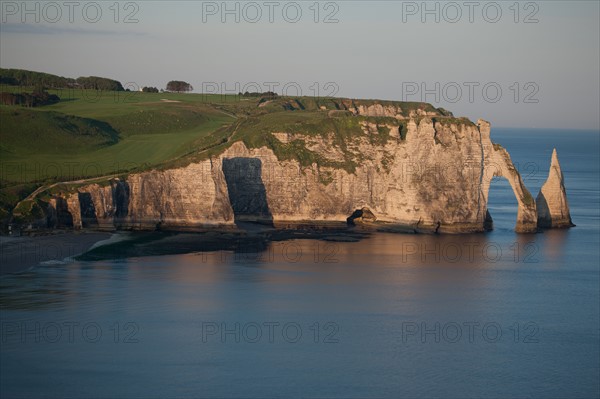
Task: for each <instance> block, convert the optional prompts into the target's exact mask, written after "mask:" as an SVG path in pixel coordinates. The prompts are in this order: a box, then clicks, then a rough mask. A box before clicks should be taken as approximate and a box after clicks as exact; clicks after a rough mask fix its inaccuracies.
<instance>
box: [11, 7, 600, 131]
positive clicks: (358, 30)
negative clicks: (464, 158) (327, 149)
mask: <svg viewBox="0 0 600 399" xmlns="http://www.w3.org/2000/svg"><path fill="white" fill-rule="evenodd" d="M28 3H29V5H30V7H31V8H32V9H33V7H35V5H34V4H35V3H36V2H28ZM38 3H39V4H40V5H39V7H40V8H39V10H40V21H39V22H36V21H35V20H34V17H35V15H33V14H31V15H26V16H25V17H26V18H27V20H26V23H21V11H22V10H20V9H19V10H17V11H16V13H15V10H14V8H11V7H13V6H14V5H15V4H16V5H17V6H18V7H21V2H20V1H19V2H7V1H3V2H2V12H3V13H2V24H1V25H0V26H1V38H0V65H1V66H2V67H5V68H25V69H31V70H37V71H45V72H50V73H55V74H58V75H63V76H69V77H78V76H82V75H99V76H106V77H111V78H114V79H117V80H120V81H121V82H122V83H124V84H125V83H126V82H135V83H136V84H138V85H140V86H149V85H151V86H158V87H164V86H165V84H166V82H167V81H168V80H172V79H178V80H186V81H188V82H190V83H192V85H193V86H194V87H195V88H196V90H197V91H199V90H201V88H202V86H203V83H205V84H206V83H207V82H216V83H218V84H221V83H224V84H226V85H227V87H229V88H231V89H235V84H236V82H239V85H240V87H242V86H244V85H245V84H248V83H250V82H257V83H259V84H261V85H262V86H263V87H266V85H265V83H266V82H277V83H279V86H278V89H276V91H281V88H282V86H283V85H286V84H291V83H292V82H297V84H298V86H299V87H301V89H302V91H303V94H305V95H312V94H314V88H315V86H313V82H318V86H319V87H320V88H321V91H320V93H321V94H324V93H327V92H328V90H325V89H326V88H325V87H324V86H325V84H326V83H327V82H334V83H335V86H336V87H338V88H339V90H338V91H337V94H336V95H337V96H344V97H352V98H379V99H390V100H392V99H394V100H402V99H405V100H413V101H420V100H421V99H422V98H423V97H422V90H421V89H422V88H423V87H422V85H423V84H424V85H426V87H427V88H429V89H432V91H433V92H432V93H431V94H429V95H427V96H426V97H425V98H423V99H424V100H426V101H427V102H431V103H433V104H434V105H436V106H442V107H445V108H447V109H449V110H451V111H453V112H454V113H455V115H461V116H468V117H470V118H471V119H474V120H476V119H477V118H485V119H487V120H489V121H491V122H492V124H493V125H494V126H498V127H500V126H502V127H545V128H563V127H572V128H581V129H598V128H600V118H599V109H600V99H599V97H600V28H599V20H600V7H599V2H598V1H537V2H520V3H519V4H518V6H519V7H518V8H519V15H518V22H517V23H515V21H514V18H515V7H514V3H515V1H504V2H503V1H499V2H495V3H494V2H487V1H482V2H477V3H478V5H477V6H476V7H475V9H474V14H473V22H470V21H469V15H468V12H469V8H468V7H467V6H465V5H464V4H465V2H464V1H458V2H455V3H454V4H456V5H458V9H459V10H460V11H461V12H462V17H461V18H460V19H458V20H457V22H455V23H451V22H450V20H451V19H453V18H456V15H457V14H456V8H452V7H450V6H447V5H446V4H447V2H438V3H436V2H428V3H427V7H429V8H434V7H435V6H436V4H439V5H438V7H439V10H440V11H439V15H440V22H439V23H436V22H435V21H434V18H435V15H434V14H428V15H426V18H427V19H426V21H425V22H422V21H421V14H420V11H421V7H422V4H423V3H422V2H420V1H419V2H393V1H381V2H371V1H336V2H329V3H334V5H328V4H327V3H328V2H320V3H319V8H320V14H319V20H320V22H319V23H315V22H314V20H313V18H314V11H313V10H314V6H313V4H314V1H299V2H297V3H298V4H299V5H300V9H301V10H302V17H301V18H300V20H299V22H297V23H290V22H287V21H286V20H285V19H284V17H283V11H282V9H283V7H284V6H287V7H288V14H287V17H288V18H293V17H294V16H295V13H294V12H293V11H294V8H293V6H291V5H289V4H290V3H291V2H287V1H279V2H278V3H279V6H278V7H276V8H275V13H274V20H275V21H274V22H273V23H270V22H269V21H268V15H267V14H268V6H265V5H264V1H257V2H256V4H258V5H259V6H260V9H261V11H262V12H263V15H262V19H260V20H259V21H258V22H256V23H250V22H248V21H246V20H245V19H244V14H243V12H242V9H243V7H244V5H245V4H246V2H240V5H239V7H240V23H236V22H235V21H234V15H229V16H227V18H228V19H227V21H226V22H225V23H222V22H221V15H220V13H219V11H220V10H219V11H217V13H216V15H206V18H205V19H206V20H205V21H203V7H204V9H210V7H212V5H216V6H217V7H219V8H220V7H221V2H192V1H187V2H166V1H138V2H135V4H137V8H138V10H137V12H136V13H135V16H134V18H135V19H137V20H138V21H139V22H137V23H128V24H126V23H123V19H124V18H125V16H126V15H127V14H128V13H130V12H132V11H135V8H133V7H132V6H129V8H128V9H124V7H125V5H126V2H121V3H120V13H119V22H118V23H115V22H114V11H113V10H112V9H110V8H109V7H111V5H112V4H114V1H104V2H102V1H101V2H98V3H99V4H100V6H101V9H102V16H101V17H100V18H99V21H98V22H97V23H90V22H87V21H86V20H85V19H84V18H83V16H82V9H81V8H83V6H84V5H86V4H89V3H91V2H87V1H80V2H79V3H80V4H81V7H80V8H76V9H75V12H74V22H73V23H71V22H69V19H68V10H67V9H66V8H64V7H62V13H63V15H62V17H61V18H60V19H59V20H58V22H56V23H49V21H48V20H49V19H53V18H55V13H54V10H53V9H52V8H51V7H49V8H47V9H46V13H47V14H46V15H44V14H43V13H44V11H43V7H44V6H45V4H47V3H48V2H38ZM57 3H58V4H59V5H60V4H62V3H63V2H62V1H59V2H57ZM490 3H494V4H490ZM496 4H497V5H499V9H500V10H501V11H502V16H501V17H499V21H498V22H496V23H492V22H490V21H491V20H492V19H493V18H495V10H496ZM415 6H416V7H417V8H419V9H418V10H416V14H414V15H413V13H410V12H411V11H413V12H414V11H415V9H414V7H415ZM228 7H230V8H233V7H234V3H232V2H230V3H229V4H228ZM310 7H313V8H310ZM444 7H445V8H444ZM484 7H486V10H487V12H488V13H487V14H485V15H484V14H483V8H484ZM336 9H337V12H336V13H335V16H334V18H336V19H337V20H339V22H338V23H323V18H324V17H325V15H327V14H329V13H331V12H333V11H336ZM88 11H89V15H88V17H90V18H93V17H95V14H94V13H93V12H92V11H94V10H93V8H89V9H88ZM246 11H247V14H246V17H247V18H246V19H250V18H253V17H254V16H255V13H254V10H253V9H252V8H246ZM444 11H445V12H446V13H445V14H444ZM13 13H14V14H13ZM527 15H532V17H531V18H532V19H537V20H538V22H537V23H524V19H525V17H526V16H527ZM444 17H446V18H444ZM486 18H487V20H486ZM436 82H439V90H436ZM452 82H454V83H452ZM515 82H516V83H517V85H516V86H515V85H514V83H515ZM415 84H416V85H417V86H415ZM469 85H472V86H473V87H474V89H473V90H474V91H473V93H472V94H473V97H472V102H471V101H470V99H469ZM484 85H487V86H486V88H487V90H488V92H487V93H484V92H483V87H484ZM457 86H458V87H460V88H461V91H462V96H461V97H457V92H456V87H457ZM415 87H418V88H419V89H418V92H417V93H415V94H413V95H409V94H410V93H408V92H407V90H408V89H409V88H413V89H414V88H415ZM444 87H446V91H445V92H444V90H443V88H444ZM517 87H519V91H518V94H517V92H516V90H517ZM497 88H500V89H501V90H502V96H501V97H499V99H498V101H497V102H492V101H493V100H494V97H496V89H497ZM436 91H437V94H439V100H440V101H439V102H438V101H436V98H435V93H434V92H436ZM290 93H291V92H290ZM486 94H487V97H485V95H486ZM515 95H518V97H517V102H515V98H514V97H515ZM527 99H528V100H533V101H535V100H537V103H536V102H533V103H532V102H526V100H527ZM446 100H450V101H454V102H449V101H446Z"/></svg>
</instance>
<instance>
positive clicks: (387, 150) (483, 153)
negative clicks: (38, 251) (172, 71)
mask: <svg viewBox="0 0 600 399" xmlns="http://www.w3.org/2000/svg"><path fill="white" fill-rule="evenodd" d="M364 112H367V113H375V114H377V115H391V114H394V113H396V112H398V110H393V109H389V108H385V107H381V108H378V107H376V108H373V109H371V110H370V111H369V110H366V111H364ZM383 126H386V125H382V127H383ZM386 127H387V128H388V129H389V138H388V139H387V140H385V141H377V140H373V139H375V138H378V137H379V136H377V137H375V136H373V135H378V134H380V133H378V129H377V126H371V124H364V125H363V132H364V134H363V135H359V136H357V137H356V138H355V139H353V141H351V142H349V143H347V145H346V148H344V149H343V151H352V152H354V153H355V154H360V157H361V161H360V163H358V164H357V166H356V168H355V170H353V171H348V170H346V169H344V168H334V167H325V166H319V165H317V164H316V163H313V164H312V165H309V166H302V165H301V164H300V163H299V162H298V161H296V160H279V159H278V158H277V156H276V155H275V153H274V152H273V151H272V150H271V149H269V148H267V147H261V148H247V147H246V146H245V145H244V144H243V143H242V142H235V143H233V144H232V145H231V146H230V147H229V148H228V149H226V150H225V151H224V152H223V153H221V154H220V155H218V156H216V157H213V158H211V159H208V160H205V161H201V162H197V163H193V164H190V165H188V166H185V167H181V168H176V169H169V170H163V171H159V170H153V171H148V172H143V173H136V174H132V175H129V176H128V177H127V178H126V179H125V180H113V181H112V182H111V184H110V185H108V186H107V185H105V186H99V185H97V184H92V185H89V186H85V187H81V188H79V189H78V193H77V194H74V195H71V196H70V197H68V198H67V199H66V200H67V204H68V205H69V206H68V208H69V210H70V211H71V212H72V213H73V217H72V219H73V224H74V225H76V224H78V225H81V224H83V225H84V227H85V223H86V221H87V222H88V223H90V222H89V220H90V217H89V216H90V215H89V212H90V209H93V214H94V216H95V219H96V222H97V224H98V225H99V226H101V227H109V226H110V227H112V228H134V229H154V228H157V227H160V228H197V227H205V226H210V227H215V226H233V225H234V224H235V223H236V222H237V221H244V220H252V221H261V222H265V223H272V224H274V225H278V224H279V223H281V224H289V223H307V222H308V223H311V222H340V223H345V222H346V221H347V220H348V218H351V217H352V215H353V214H354V212H355V211H356V210H363V214H362V215H361V217H362V218H363V219H365V221H368V222H373V223H377V224H381V225H384V226H392V227H393V226H409V227H411V228H413V229H414V230H415V231H431V232H434V231H435V232H440V233H444V232H446V233H463V232H478V231H484V229H485V228H486V227H489V226H490V218H489V217H488V212H487V199H488V192H489V186H490V183H491V180H492V178H493V177H494V176H502V177H504V178H506V179H507V180H508V181H509V182H510V184H511V186H512V188H513V191H514V193H515V196H516V198H517V201H518V206H519V209H518V217H517V224H516V230H517V231H519V232H531V231H535V230H536V225H537V212H536V204H535V201H534V200H533V198H532V197H531V194H530V193H529V191H527V189H526V188H525V186H524V184H523V181H522V180H521V176H520V175H519V173H518V172H517V171H516V169H515V168H514V166H513V164H512V161H511V159H510V156H509V155H508V153H507V152H506V150H504V149H503V148H501V147H498V146H496V145H494V144H493V143H492V142H491V139H490V126H489V123H487V122H485V121H482V120H480V121H478V124H477V125H474V124H472V123H457V122H452V120H449V121H444V122H443V123H440V122H435V121H434V120H432V119H431V118H429V117H428V116H426V115H421V116H420V117H419V118H418V119H411V120H409V121H408V123H407V127H406V134H405V137H404V138H402V137H401V136H400V134H399V132H398V131H397V130H395V131H394V130H393V129H392V128H391V127H390V126H386ZM273 135H274V139H275V140H278V141H280V142H282V143H285V142H290V141H292V140H303V141H304V142H305V144H306V146H307V148H309V149H311V150H312V151H315V152H317V153H319V155H320V156H321V157H323V158H324V159H327V160H329V161H332V162H339V161H340V160H343V151H342V149H340V148H338V147H336V144H335V142H334V140H332V137H331V136H330V135H323V136H322V137H319V136H317V137H315V136H306V137H303V136H302V134H298V133H294V134H291V133H286V132H273ZM75 198H77V199H75ZM77 202H79V214H77V213H78V212H77V210H76V209H73V208H75V207H76V203H77ZM365 209H366V210H368V211H369V213H367V212H365V211H364V210H365Z"/></svg>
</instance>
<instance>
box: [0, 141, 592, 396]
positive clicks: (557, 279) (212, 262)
mask: <svg viewBox="0 0 600 399" xmlns="http://www.w3.org/2000/svg"><path fill="white" fill-rule="evenodd" d="M599 136H600V135H599V134H598V132H578V131H558V130H554V131H541V130H500V129H496V130H494V131H493V132H492V139H493V140H494V141H495V142H499V143H501V144H502V145H503V146H504V147H505V148H507V149H508V151H509V152H510V154H511V156H512V159H513V161H514V162H515V163H516V164H517V167H518V169H519V170H520V171H521V173H522V175H523V176H524V177H525V183H526V185H527V187H528V188H529V190H530V191H531V192H532V194H533V195H534V196H535V195H537V192H538V190H539V188H540V186H541V185H542V184H543V182H544V180H545V179H546V176H547V172H548V168H549V164H550V156H551V152H552V148H553V147H556V148H557V150H558V155H559V160H560V162H561V166H562V169H563V172H564V175H565V184H566V187H567V190H568V198H569V201H570V205H571V214H572V217H573V221H574V223H575V224H576V225H577V227H575V228H573V229H570V230H561V231H547V232H545V233H543V234H536V235H517V234H515V233H514V232H513V227H514V223H515V219H516V203H515V200H514V198H513V196H512V192H511V191H510V188H509V186H508V184H507V183H506V182H504V181H503V180H498V181H494V182H493V184H492V189H491V192H490V212H491V214H492V216H493V218H494V221H495V230H494V231H493V232H490V233H488V234H477V235H467V236H413V235H394V234H383V233H381V234H379V233H378V234H373V235H371V236H370V237H368V238H366V239H364V240H361V241H359V242H349V243H338V242H325V241H317V240H290V241H285V242H278V243H272V244H271V245H270V246H269V247H268V248H267V250H266V251H264V252H261V253H260V254H252V253H246V254H243V253H242V254H233V253H229V252H213V253H208V254H198V253H191V254H184V255H172V256H162V257H142V258H129V259H121V260H114V261H98V262H67V263H66V264H56V265H44V266H40V267H38V268H36V269H35V270H33V271H31V272H27V273H22V274H19V275H13V276H4V277H2V278H0V298H1V300H2V307H1V309H2V313H1V316H2V317H1V318H2V336H1V337H0V338H1V339H2V345H1V351H0V360H1V368H0V370H1V371H0V383H1V387H0V393H1V396H2V397H37V396H41V397H78V398H83V397H144V398H149V397H161V398H163V397H221V398H222V397H261V398H262V397H282V396H284V397H289V396H292V397H300V396H301V397H345V398H347V397H356V398H358V397H360V398H363V397H411V398H412V397H423V398H435V397H440V398H442V397H443V398H459V397H460V398H462V397H476V398H479V397H523V398H525V397H552V398H556V397H565V398H566V397H568V398H584V397H585V398H589V397H598V396H599V395H600V387H599V373H600V364H599V363H600V344H599V341H600V321H599V317H600V316H599V314H600V309H599V303H600V297H599V291H600V278H599V276H600V266H599V262H598V259H599V252H598V251H599V249H598V248H599V243H600V236H599V232H600V212H599V208H600V200H599V198H600V187H599V181H600V161H599V158H598V156H599V153H600V144H599ZM36 323H38V324H36ZM75 323H78V324H75ZM38 341H39V342H38ZM53 341H56V342H53Z"/></svg>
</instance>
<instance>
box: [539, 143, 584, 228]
mask: <svg viewBox="0 0 600 399" xmlns="http://www.w3.org/2000/svg"><path fill="white" fill-rule="evenodd" d="M536 205H537V210H538V226H539V227H543V228H565V227H573V226H575V225H574V224H573V222H572V221H571V214H570V212H569V202H568V201H567V191H566V189H565V180H564V176H563V173H562V170H561V169H560V163H559V162H558V155H557V154H556V148H555V149H554V150H553V151H552V161H551V163H550V172H549V173H548V179H547V180H546V182H545V183H544V185H543V186H542V188H541V189H540V192H539V194H538V196H537V198H536Z"/></svg>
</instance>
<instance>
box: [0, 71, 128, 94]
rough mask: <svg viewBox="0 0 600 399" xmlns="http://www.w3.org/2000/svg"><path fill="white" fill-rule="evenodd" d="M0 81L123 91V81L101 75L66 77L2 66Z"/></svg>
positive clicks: (56, 87)
mask: <svg viewBox="0 0 600 399" xmlns="http://www.w3.org/2000/svg"><path fill="white" fill-rule="evenodd" d="M0 83H1V84H7V85H14V86H34V87H37V86H41V87H47V88H52V89H64V88H71V87H77V88H81V89H93V90H108V91H123V90H124V89H123V85H122V84H121V82H119V81H117V80H114V79H108V78H102V77H99V76H87V77H85V76H82V77H79V78H77V79H73V78H65V77H63V76H57V75H52V74H49V73H44V72H34V71H26V70H24V69H4V68H0Z"/></svg>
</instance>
